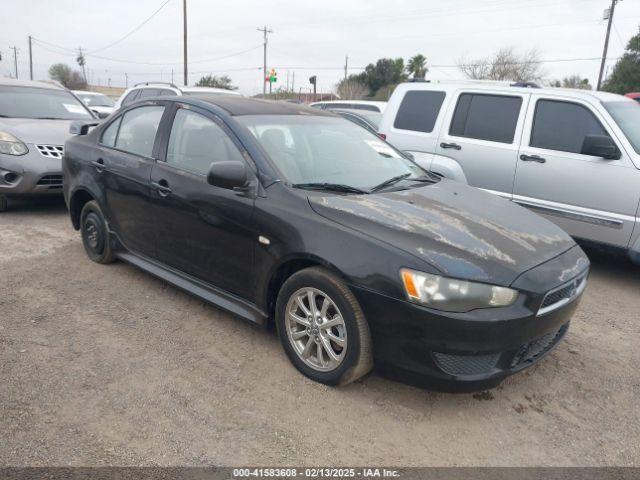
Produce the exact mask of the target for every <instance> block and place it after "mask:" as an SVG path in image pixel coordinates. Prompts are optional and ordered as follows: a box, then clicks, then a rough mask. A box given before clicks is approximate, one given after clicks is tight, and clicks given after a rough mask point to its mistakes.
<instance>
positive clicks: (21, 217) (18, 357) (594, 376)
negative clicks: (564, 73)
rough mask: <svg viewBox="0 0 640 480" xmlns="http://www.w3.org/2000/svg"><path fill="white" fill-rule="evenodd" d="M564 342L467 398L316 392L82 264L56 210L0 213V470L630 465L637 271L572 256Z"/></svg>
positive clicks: (260, 336)
mask: <svg viewBox="0 0 640 480" xmlns="http://www.w3.org/2000/svg"><path fill="white" fill-rule="evenodd" d="M589 253H590V256H591V257H592V261H593V271H592V275H591V278H590V283H589V286H588V288H587V291H586V293H585V295H584V299H583V301H582V304H581V305H580V307H579V310H578V312H577V314H576V316H575V317H574V320H573V322H572V326H571V329H570V331H569V333H568V335H567V337H566V339H565V341H563V342H562V343H561V344H560V345H559V346H558V348H557V349H556V350H555V351H554V352H553V353H552V354H551V355H549V356H547V358H546V359H544V360H543V361H542V362H541V363H540V364H539V365H537V366H535V367H533V368H531V369H529V370H528V371H526V372H524V373H521V374H519V375H516V376H514V377H511V378H510V379H508V380H507V381H506V382H504V383H503V384H502V385H501V386H500V387H499V388H497V389H495V390H492V391H490V392H485V393H483V394H475V395H470V394H469V395H466V394H465V395H451V394H442V393H434V392H429V391H426V390H420V389H417V388H413V387H409V386H405V385H402V384H399V383H395V382H392V381H389V380H384V379H382V378H379V377H377V376H375V375H371V376H369V377H367V378H365V379H364V380H362V381H360V382H358V383H356V384H353V385H350V386H348V387H345V388H329V387H326V386H323V385H319V384H316V383H313V382H311V381H309V380H307V379H306V378H305V377H303V376H302V375H300V374H298V373H297V372H296V371H295V370H294V369H293V367H292V366H290V364H289V362H288V360H287V359H286V357H285V355H284V353H283V351H282V349H281V348H280V345H279V343H278V340H277V338H276V335H275V333H274V332H264V331H261V330H259V329H257V328H255V327H253V326H251V325H249V324H247V323H245V322H243V321H241V320H239V319H236V318H233V317H231V316H230V315H228V314H226V313H224V312H221V311H220V310H218V309H216V308H215V307H212V306H209V305H206V304H204V303H203V302H202V301H200V300H198V299H196V298H193V297H191V296H189V295H187V294H185V293H183V292H181V291H179V290H177V289H175V288H173V287H171V286H169V285H167V284H165V283H163V282H162V281H159V280H157V279H155V278H154V277H152V276H150V275H148V274H146V273H143V272H141V271H139V270H137V269H135V268H133V267H131V266H128V265H126V264H123V263H115V264H113V265H108V266H101V265H97V264H95V263H92V262H90V261H89V260H88V258H87V257H86V256H85V254H84V251H83V249H82V245H81V242H80V237H79V235H78V233H77V232H75V231H74V230H73V229H72V228H71V225H70V223H69V220H68V217H67V214H66V211H65V207H64V204H63V203H62V202H61V201H47V202H38V203H21V204H17V205H15V206H14V207H13V209H12V210H11V211H9V212H6V213H3V214H0V465H38V466H46V465H71V466H94V465H185V464H189V465H202V464H216V465H236V466H237V465H247V464H249V465H256V464H260V465H269V466H280V465H282V466H284V465H295V466H303V465H309V466H317V465H325V466H326V465H342V466H346V465H360V466H362V465H367V466H368V465H389V466H393V465H396V466H413V465H437V466H456V465H469V466H471V465H496V466H497V465H519V466H530V465H537V466H543V465H544V466H547V465H556V466H557V465H625V466H640V371H639V370H638V365H639V364H640V347H639V342H638V340H639V339H640V335H639V334H640V267H634V266H632V265H631V264H629V263H628V262H627V261H626V260H624V259H622V258H616V257H613V256H608V255H602V254H594V253H593V252H589Z"/></svg>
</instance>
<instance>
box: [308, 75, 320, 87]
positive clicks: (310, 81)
mask: <svg viewBox="0 0 640 480" xmlns="http://www.w3.org/2000/svg"><path fill="white" fill-rule="evenodd" d="M317 81H318V77H317V76H316V75H314V76H313V77H309V83H310V84H311V85H314V86H315V84H316V82H317Z"/></svg>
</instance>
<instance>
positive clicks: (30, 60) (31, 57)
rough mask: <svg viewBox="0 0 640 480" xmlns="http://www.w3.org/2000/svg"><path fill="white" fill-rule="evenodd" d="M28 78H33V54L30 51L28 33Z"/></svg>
mask: <svg viewBox="0 0 640 480" xmlns="http://www.w3.org/2000/svg"><path fill="white" fill-rule="evenodd" d="M29 80H33V55H32V53H31V35H29Z"/></svg>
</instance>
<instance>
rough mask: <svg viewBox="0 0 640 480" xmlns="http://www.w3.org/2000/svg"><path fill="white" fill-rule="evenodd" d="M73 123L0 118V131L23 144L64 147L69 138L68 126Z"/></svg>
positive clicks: (69, 121)
mask: <svg viewBox="0 0 640 480" xmlns="http://www.w3.org/2000/svg"><path fill="white" fill-rule="evenodd" d="M73 121H74V120H39V119H34V118H0V131H3V132H9V133H10V134H12V135H15V136H16V137H18V139H20V141H22V142H24V143H37V144H47V145H64V142H65V141H66V140H67V139H68V138H69V137H70V136H71V134H70V133H69V126H70V125H71V123H72V122H73Z"/></svg>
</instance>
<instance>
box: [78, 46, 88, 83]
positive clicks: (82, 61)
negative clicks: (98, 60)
mask: <svg viewBox="0 0 640 480" xmlns="http://www.w3.org/2000/svg"><path fill="white" fill-rule="evenodd" d="M76 60H77V62H78V65H80V66H81V67H82V77H83V78H84V83H85V84H86V83H87V71H86V69H85V64H86V63H87V62H86V60H85V58H84V55H83V54H82V47H78V58H77V59H76Z"/></svg>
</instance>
